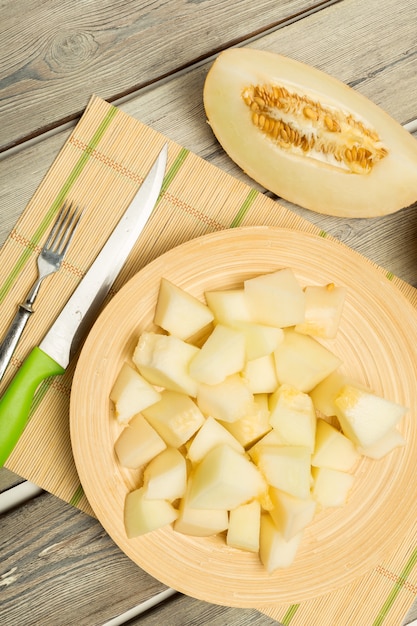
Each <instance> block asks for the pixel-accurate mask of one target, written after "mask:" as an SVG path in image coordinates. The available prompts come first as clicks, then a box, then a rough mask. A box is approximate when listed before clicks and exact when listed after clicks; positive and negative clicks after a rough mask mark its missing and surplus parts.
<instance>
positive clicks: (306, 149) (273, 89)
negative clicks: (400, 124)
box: [242, 84, 388, 174]
mask: <svg viewBox="0 0 417 626" xmlns="http://www.w3.org/2000/svg"><path fill="white" fill-rule="evenodd" d="M242 98H243V101H244V102H245V104H246V105H247V107H248V111H249V112H250V117H251V121H252V124H253V125H254V126H256V128H257V129H259V131H260V132H261V133H264V134H265V135H267V137H268V138H269V139H270V140H272V141H273V142H274V144H275V145H276V146H278V147H279V148H281V149H282V150H286V151H289V152H292V153H294V154H299V155H304V156H307V157H309V158H311V159H315V160H317V161H322V162H326V163H327V164H328V165H331V166H333V167H335V168H337V169H340V170H344V171H346V172H352V173H354V174H368V173H369V172H371V170H372V168H373V167H374V165H375V163H377V162H378V161H380V160H381V159H383V158H384V157H386V156H387V155H388V150H387V148H386V147H385V146H384V145H383V144H382V142H381V140H380V138H379V136H378V133H377V132H376V131H375V130H374V129H372V128H369V127H367V126H366V125H365V124H364V123H363V122H362V121H361V120H360V119H357V118H356V117H355V116H354V115H353V114H352V113H348V112H344V111H342V110H340V109H337V108H330V107H329V106H328V105H326V106H322V104H321V103H320V102H319V101H315V100H313V99H311V98H310V97H308V96H306V95H304V94H299V93H297V92H296V91H295V90H293V89H290V88H288V87H287V86H284V85H282V84H281V85H272V84H265V85H250V86H247V87H245V88H244V89H243V91H242Z"/></svg>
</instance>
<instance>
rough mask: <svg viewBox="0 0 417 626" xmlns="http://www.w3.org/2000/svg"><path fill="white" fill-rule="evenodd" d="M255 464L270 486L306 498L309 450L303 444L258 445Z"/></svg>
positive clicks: (309, 478) (308, 483)
mask: <svg viewBox="0 0 417 626" xmlns="http://www.w3.org/2000/svg"><path fill="white" fill-rule="evenodd" d="M257 458H258V460H257V466H258V468H259V469H260V470H261V472H262V474H263V475H264V476H265V478H266V480H267V482H268V484H269V485H271V486H272V487H276V488H277V489H281V491H285V492H286V493H289V494H291V495H293V496H296V497H298V498H308V497H309V495H310V483H311V463H310V461H311V452H310V450H309V448H306V447H304V446H275V445H260V446H259V448H258V450H257Z"/></svg>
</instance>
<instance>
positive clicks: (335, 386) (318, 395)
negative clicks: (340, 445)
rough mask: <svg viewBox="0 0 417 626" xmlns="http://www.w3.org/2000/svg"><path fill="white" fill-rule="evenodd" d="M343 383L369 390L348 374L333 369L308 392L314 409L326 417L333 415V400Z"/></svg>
mask: <svg viewBox="0 0 417 626" xmlns="http://www.w3.org/2000/svg"><path fill="white" fill-rule="evenodd" d="M345 385H354V386H355V387H359V389H363V390H364V391H371V390H370V389H369V388H367V387H366V386H365V385H361V384H359V383H358V382H356V381H354V380H352V379H351V378H349V377H348V376H345V374H342V373H341V372H340V371H339V370H335V371H334V372H332V373H331V374H329V375H328V376H326V378H324V379H323V380H322V381H321V382H319V384H318V385H316V386H315V387H314V389H312V390H311V391H310V392H309V396H310V397H311V399H312V400H313V404H314V407H315V409H316V410H317V411H319V412H320V413H322V414H323V415H326V416H327V417H333V416H335V415H336V405H335V403H334V401H335V400H336V398H337V396H338V395H339V393H340V391H341V390H342V387H344V386H345Z"/></svg>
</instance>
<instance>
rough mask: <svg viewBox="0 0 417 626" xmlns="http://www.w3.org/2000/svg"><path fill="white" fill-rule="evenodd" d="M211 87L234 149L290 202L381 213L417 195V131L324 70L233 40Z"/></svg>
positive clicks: (226, 140) (211, 107)
mask: <svg viewBox="0 0 417 626" xmlns="http://www.w3.org/2000/svg"><path fill="white" fill-rule="evenodd" d="M203 96H204V107H205V111H206V115H207V118H208V122H209V124H210V125H211V128H212V130H213V132H214V134H215V136H216V137H217V139H218V141H219V142H220V144H221V145H222V147H223V148H224V150H225V151H226V152H227V154H228V155H229V156H230V157H231V158H232V159H233V161H235V162H236V163H237V165H239V167H241V168H242V169H243V170H244V171H245V172H246V173H247V174H248V176H250V177H251V178H253V179H254V180H255V181H257V182H258V183H260V184H261V185H262V186H264V187H265V188H266V189H268V190H270V191H272V192H274V193H275V194H277V195H278V196H280V197H282V198H285V199H286V200H289V201H290V202H294V203H296V204H298V205H300V206H302V207H305V208H307V209H310V210H313V211H316V212H319V213H325V214H328V215H336V216H346V217H371V216H377V215H385V214H388V213H393V212H394V211H398V210H399V209H401V208H403V207H405V206H409V205H410V204H412V203H413V202H414V201H415V200H417V177H416V168H417V141H416V140H415V139H414V138H413V137H412V135H411V134H410V133H408V132H407V131H406V130H405V129H404V128H403V127H402V126H401V125H400V124H399V123H398V122H396V121H395V120H393V119H392V118H391V117H390V116H389V115H388V114H387V113H386V112H384V111H383V110H382V109H381V108H380V107H379V106H377V105H376V104H374V103H373V102H371V101H370V100H368V99H367V98H366V97H364V96H363V95H361V94H360V93H358V92H357V91H355V90H353V89H351V88H350V87H348V86H347V85H345V84H344V83H342V82H340V81H339V80H337V79H335V78H333V77H331V76H329V75H328V74H325V73H324V72H322V71H320V70H317V69H315V68H313V67H311V66H309V65H306V64H303V63H300V62H299V61H295V60H293V59H290V58H287V57H283V56H280V55H277V54H273V53H270V52H266V51H260V50H254V49H250V48H232V49H229V50H226V51H224V52H222V53H221V54H220V55H219V57H218V58H217V60H216V61H215V63H214V64H213V66H212V67H211V69H210V71H209V73H208V75H207V78H206V81H205V85H204V94H203Z"/></svg>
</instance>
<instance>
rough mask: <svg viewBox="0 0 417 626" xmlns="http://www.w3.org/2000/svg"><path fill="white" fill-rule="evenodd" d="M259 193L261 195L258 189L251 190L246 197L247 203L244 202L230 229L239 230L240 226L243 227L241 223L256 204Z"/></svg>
mask: <svg viewBox="0 0 417 626" xmlns="http://www.w3.org/2000/svg"><path fill="white" fill-rule="evenodd" d="M258 193H259V191H257V190H256V189H251V190H250V192H249V193H248V195H247V196H246V199H245V201H244V202H243V204H242V206H241V207H240V209H239V211H238V212H237V214H236V216H235V218H234V219H233V221H232V223H231V224H230V227H229V228H237V227H238V226H240V225H241V223H242V222H243V219H244V217H245V215H246V213H247V212H248V210H249V209H250V207H251V206H252V204H253V203H254V201H255V198H256V197H257V195H258Z"/></svg>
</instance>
